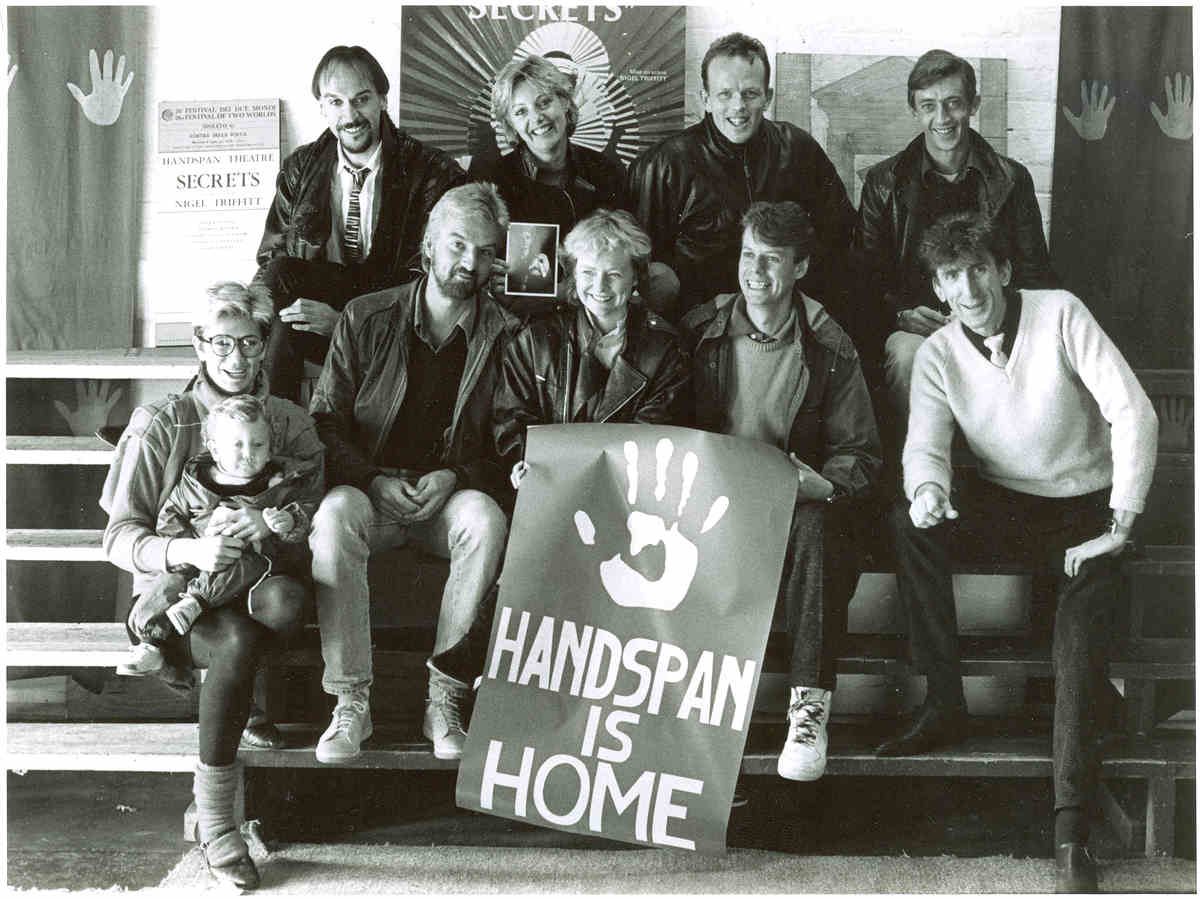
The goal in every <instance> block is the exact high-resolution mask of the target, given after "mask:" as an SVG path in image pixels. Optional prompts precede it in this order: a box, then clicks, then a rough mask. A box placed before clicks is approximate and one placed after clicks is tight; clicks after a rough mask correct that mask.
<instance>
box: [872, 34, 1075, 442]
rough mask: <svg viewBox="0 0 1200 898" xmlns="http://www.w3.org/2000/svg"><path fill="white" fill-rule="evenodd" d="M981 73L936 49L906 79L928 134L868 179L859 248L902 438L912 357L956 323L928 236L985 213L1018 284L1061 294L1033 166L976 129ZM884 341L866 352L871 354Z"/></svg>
mask: <svg viewBox="0 0 1200 898" xmlns="http://www.w3.org/2000/svg"><path fill="white" fill-rule="evenodd" d="M979 104H980V97H979V94H978V93H977V91H976V86H975V69H974V68H973V67H972V66H971V64H970V63H969V62H967V61H966V60H965V59H962V58H961V57H958V56H955V55H954V54H953V53H948V52H946V51H945V50H930V51H929V52H927V53H925V54H924V55H922V56H921V58H920V59H918V60H917V63H916V65H914V66H913V69H912V72H911V73H909V76H908V106H909V108H910V109H911V110H912V114H913V117H914V118H916V119H917V120H918V121H919V122H920V123H921V128H922V130H921V133H920V134H918V135H917V136H916V137H915V138H914V139H913V141H912V143H910V144H909V145H908V146H907V147H905V148H904V149H903V150H901V151H900V152H899V153H897V154H896V155H895V156H892V157H891V158H890V159H885V160H884V161H883V162H880V163H878V164H877V165H875V166H873V167H872V168H871V169H870V170H869V171H868V172H867V175H866V178H865V180H864V182H863V190H862V199H861V200H860V202H859V209H858V228H857V231H856V233H855V246H856V249H858V250H860V251H861V252H862V254H863V256H864V257H865V258H864V261H865V263H866V266H867V269H868V271H869V273H870V276H871V277H872V288H873V290H875V291H878V292H879V293H881V294H882V297H883V306H882V308H881V309H880V312H879V314H880V318H881V319H882V320H880V321H879V323H878V325H877V327H876V332H877V336H876V337H875V339H876V340H881V339H882V338H883V336H884V335H887V339H886V342H885V343H884V347H883V377H884V383H885V385H886V387H887V391H888V398H889V399H890V401H891V411H892V412H893V413H894V414H895V415H896V416H897V423H898V425H899V428H900V432H901V433H903V431H904V427H905V422H906V421H907V418H908V388H909V384H910V383H911V381H912V366H913V358H914V357H915V356H916V353H917V349H918V348H919V347H920V345H921V343H922V342H924V340H925V338H926V337H928V336H929V335H930V334H932V333H933V332H934V331H935V330H937V329H938V328H940V327H941V326H942V325H943V324H945V323H946V322H947V321H948V320H949V311H950V310H949V307H948V306H946V305H945V304H944V303H942V302H941V301H940V300H939V299H938V298H937V297H936V296H934V294H933V288H932V287H931V285H930V280H929V277H928V275H927V274H925V273H924V271H923V270H922V268H921V263H920V260H919V259H918V258H917V245H918V244H919V243H920V239H921V234H922V233H924V231H925V229H926V228H927V227H929V225H931V224H933V223H934V222H935V221H937V220H938V219H939V218H941V217H943V216H944V215H949V214H952V213H955V212H983V213H984V214H986V215H987V216H988V218H990V219H991V220H992V221H993V223H994V226H995V227H997V228H1000V229H1001V230H1003V231H1004V233H1005V237H1006V239H1007V242H1008V245H1009V246H1011V247H1012V259H1011V262H1012V286H1013V287H1015V288H1023V289H1034V288H1049V287H1057V286H1058V279H1057V278H1056V277H1055V275H1054V272H1053V271H1052V270H1051V268H1050V254H1049V252H1048V251H1047V249H1046V237H1045V234H1044V233H1043V231H1042V214H1041V211H1040V210H1039V209H1038V204H1037V198H1036V197H1035V196H1034V192H1033V178H1032V177H1031V176H1030V174H1029V171H1028V169H1026V168H1025V166H1023V165H1021V164H1020V163H1019V162H1017V161H1016V160H1014V159H1009V158H1008V157H1006V156H1001V155H1000V154H999V153H997V152H996V151H995V150H993V149H992V148H991V146H990V145H989V144H988V142H987V141H986V140H984V139H983V138H982V137H980V136H979V134H978V133H976V132H975V131H974V130H972V128H971V125H970V121H971V116H972V115H974V114H975V113H976V112H977V111H978V110H979ZM877 346H878V343H876V344H875V346H872V347H866V346H864V347H861V348H862V349H863V351H864V352H867V354H868V355H873V354H874V353H875V352H878V349H877V348H876V347H877Z"/></svg>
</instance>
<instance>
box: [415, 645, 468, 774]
mask: <svg viewBox="0 0 1200 898" xmlns="http://www.w3.org/2000/svg"><path fill="white" fill-rule="evenodd" d="M425 666H426V667H428V668H429V698H427V699H426V700H425V722H424V725H423V726H422V727H421V730H422V732H423V733H424V734H425V738H426V739H428V740H429V741H430V742H432V743H433V756H434V757H435V758H440V759H442V760H443V761H454V760H457V759H459V758H461V757H462V753H463V746H464V745H466V743H467V728H466V727H465V726H464V725H463V705H464V704H466V701H467V698H468V696H469V695H470V693H471V689H470V687H469V686H467V684H466V683H462V682H459V681H458V680H456V679H454V677H449V676H446V674H444V673H442V672H441V671H439V670H438V669H437V668H435V667H434V666H433V665H432V664H430V663H428V662H426V665H425Z"/></svg>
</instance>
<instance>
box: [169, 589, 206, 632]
mask: <svg viewBox="0 0 1200 898" xmlns="http://www.w3.org/2000/svg"><path fill="white" fill-rule="evenodd" d="M166 613H167V617H168V618H169V619H170V621H171V626H173V627H174V628H175V632H176V633H178V634H179V635H180V636H182V635H183V634H184V633H186V632H187V631H188V630H190V629H192V624H194V623H195V622H196V618H198V617H199V616H200V615H201V614H203V613H204V606H203V605H201V604H200V602H199V601H198V600H197V599H196V597H195V596H190V595H188V594H187V593H183V598H181V599H180V600H179V601H178V602H176V603H175V604H174V605H172V606H171V607H170V608H168V609H167V612H166Z"/></svg>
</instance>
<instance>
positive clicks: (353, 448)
mask: <svg viewBox="0 0 1200 898" xmlns="http://www.w3.org/2000/svg"><path fill="white" fill-rule="evenodd" d="M507 227H508V211H507V209H506V208H505V206H504V202H503V200H501V199H500V195H499V193H498V192H497V191H496V188H495V186H494V185H492V184H488V183H478V184H467V185H464V186H461V187H456V188H453V189H452V190H449V191H447V192H446V194H445V195H444V196H443V197H442V198H441V199H440V200H439V201H438V203H437V205H435V206H434V208H433V211H432V212H431V213H430V215H429V224H428V226H427V227H426V229H425V236H424V239H423V240H422V243H421V262H422V267H423V268H424V269H425V272H426V274H425V275H424V276H421V277H419V278H418V279H417V280H415V281H412V282H410V283H408V284H405V285H404V286H401V287H393V288H392V289H389V290H383V291H380V292H378V293H371V294H368V295H366V296H361V297H359V298H357V299H355V300H353V301H351V302H350V303H349V304H348V305H347V306H346V308H345V311H344V312H343V313H342V315H341V317H340V318H339V319H338V321H337V324H336V325H335V326H334V328H333V336H332V339H331V342H330V348H329V354H328V356H327V358H326V360H325V367H324V369H323V370H322V372H321V377H320V380H319V381H318V382H317V386H316V389H315V390H314V393H313V400H312V414H313V418H314V419H315V420H316V422H317V433H318V435H319V436H320V437H321V440H322V442H324V444H325V447H326V458H327V472H328V480H327V483H328V484H329V485H330V486H331V487H332V489H331V490H330V492H329V493H328V494H327V495H326V496H325V499H324V500H323V501H322V502H321V506H320V508H318V509H317V513H316V515H315V516H314V518H313V524H312V534H311V536H310V539H309V544H310V546H311V547H312V550H313V568H312V570H313V580H314V582H315V584H316V595H317V620H318V623H319V624H320V628H321V654H322V656H323V658H324V661H325V672H324V676H323V677H322V685H323V687H324V689H325V691H326V692H327V693H329V694H331V695H335V696H337V706H336V707H335V708H334V712H333V720H332V722H331V723H330V725H329V728H328V729H327V730H326V731H325V733H324V734H323V735H322V736H321V739H320V742H319V743H318V745H317V760H318V761H322V762H324V763H338V762H341V761H346V760H349V759H351V758H355V757H357V756H358V754H359V752H360V745H361V743H362V742H363V740H365V739H366V738H367V737H369V736H370V735H371V716H370V711H369V691H370V686H371V679H372V673H371V671H372V667H371V621H370V613H369V607H368V599H369V595H368V586H367V562H368V560H369V558H370V555H371V553H372V552H375V551H378V550H380V549H385V548H389V547H391V546H400V545H408V544H411V545H416V546H420V547H421V548H423V549H425V550H426V551H429V552H433V553H434V554H437V555H440V556H442V557H443V558H449V559H450V576H449V579H448V580H447V582H446V588H445V591H444V592H443V594H442V604H441V611H440V613H439V615H438V623H437V636H436V639H435V642H434V649H433V651H434V655H433V657H432V658H431V659H430V660H429V662H428V664H427V666H428V667H429V700H428V704H427V706H426V710H425V721H424V733H425V735H426V737H427V738H429V739H430V740H431V741H432V742H433V745H434V754H435V755H436V756H437V757H439V758H458V757H460V756H461V755H462V747H463V743H464V741H465V740H466V732H465V724H464V721H463V717H462V712H463V709H462V703H463V700H464V699H465V698H466V697H467V695H468V694H469V691H470V684H469V683H467V682H463V681H462V680H460V679H457V678H455V677H454V676H452V675H450V673H449V672H450V671H451V670H454V669H455V668H454V667H453V666H452V665H449V664H447V663H442V664H441V666H439V659H440V658H441V655H442V653H444V652H446V651H447V650H448V649H450V648H452V647H453V646H454V645H455V644H456V643H457V642H458V641H459V640H460V639H462V638H463V636H465V635H466V633H467V631H468V629H469V628H470V626H471V623H472V622H473V621H474V620H475V617H476V614H477V611H478V609H479V606H480V603H481V601H482V600H483V598H484V596H485V595H486V593H487V591H488V589H489V588H490V587H491V586H492V584H493V583H494V582H495V579H496V575H497V572H498V569H499V567H500V561H501V558H502V555H503V552H504V544H505V540H506V538H507V534H508V523H507V519H506V517H505V515H504V512H503V511H502V510H501V509H500V506H498V505H497V504H496V502H495V501H494V500H493V499H492V498H491V496H490V495H489V493H491V494H492V495H496V494H497V492H496V491H497V490H499V489H507V486H506V484H505V479H504V475H503V473H501V471H500V468H499V467H498V465H497V464H496V462H495V461H494V460H492V459H491V455H490V452H489V451H488V450H489V447H490V434H491V432H492V427H491V408H492V391H493V387H494V385H495V382H496V378H497V376H498V372H499V359H500V355H501V351H502V349H503V345H504V343H505V342H506V340H507V337H508V335H509V334H511V333H512V332H513V331H515V329H516V327H517V324H518V322H517V319H516V318H514V317H513V316H512V315H510V314H509V313H508V312H506V311H505V310H504V309H503V308H501V306H500V305H499V304H497V303H496V302H494V301H493V300H492V299H490V298H489V297H487V296H486V295H485V294H484V293H482V292H481V291H482V290H483V287H484V286H485V285H486V284H487V282H488V279H489V276H490V274H491V271H492V263H493V261H495V259H496V255H497V253H498V251H499V248H500V246H501V244H502V242H503V240H504V234H505V230H506V228H507ZM377 598H384V597H377ZM389 598H390V597H389ZM385 600H386V598H385Z"/></svg>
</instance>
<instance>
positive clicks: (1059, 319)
mask: <svg viewBox="0 0 1200 898" xmlns="http://www.w3.org/2000/svg"><path fill="white" fill-rule="evenodd" d="M920 252H921V258H922V261H923V263H924V264H925V267H926V270H927V271H928V272H929V273H930V276H931V278H932V282H933V289H934V292H935V293H936V294H937V296H938V297H939V298H940V299H941V300H943V301H944V302H946V303H947V304H948V305H949V306H950V308H951V311H952V313H953V316H952V319H951V321H950V322H949V323H948V324H946V325H945V326H943V327H942V328H941V329H939V330H938V331H937V332H935V333H934V334H933V335H932V336H930V337H929V339H928V340H926V342H925V343H924V345H922V346H921V348H920V350H918V352H917V356H916V361H915V364H914V369H913V380H912V390H911V393H910V403H911V411H910V414H909V422H908V439H907V441H906V443H905V445H904V491H905V496H906V501H902V502H901V503H898V505H897V506H896V508H895V510H894V512H893V516H892V524H893V528H894V531H895V534H896V554H897V560H898V563H899V569H898V581H899V590H900V595H901V596H902V597H903V600H904V603H905V606H906V608H907V609H908V616H909V633H910V639H911V642H912V650H913V657H914V660H915V661H916V663H917V664H918V666H919V667H920V668H921V669H922V670H923V671H924V673H925V675H926V683H927V691H926V699H925V703H924V705H923V706H922V707H921V708H920V709H918V711H917V713H916V714H915V716H914V719H913V721H912V723H911V725H910V726H909V728H908V729H907V730H905V731H904V732H902V733H900V734H899V735H897V736H896V737H894V738H892V739H890V740H889V741H887V742H885V743H884V744H883V745H881V746H880V747H879V749H878V754H880V755H907V754H914V753H919V752H924V751H928V750H930V749H932V748H935V747H938V746H941V745H946V744H950V743H953V742H956V741H959V740H961V739H962V738H964V737H965V735H966V718H967V713H966V703H965V700H964V698H963V689H962V678H961V674H960V672H959V656H958V636H957V622H956V619H955V609H954V593H953V589H952V585H951V567H952V561H953V559H954V558H956V557H964V556H969V557H972V558H976V559H978V560H996V561H999V560H1021V561H1024V562H1028V563H1031V564H1033V565H1034V566H1035V569H1037V570H1044V571H1047V572H1053V573H1055V574H1057V575H1058V578H1059V582H1058V590H1057V607H1056V611H1055V621H1054V646H1053V663H1054V673H1055V708H1054V737H1053V741H1054V809H1055V848H1056V851H1055V857H1056V862H1057V886H1058V890H1059V891H1072V892H1074V891H1096V870H1095V865H1094V863H1093V862H1092V860H1091V857H1090V856H1089V855H1088V853H1087V851H1086V842H1087V814H1086V810H1087V808H1088V806H1089V804H1090V800H1091V790H1092V789H1093V788H1094V782H1095V777H1096V773H1097V761H1098V759H1097V757H1096V752H1095V746H1094V742H1095V737H1096V732H1095V725H1094V724H1095V716H1096V715H1095V708H1094V705H1095V701H1096V697H1097V695H1098V694H1099V692H1100V689H1101V686H1102V684H1103V682H1104V672H1105V662H1106V654H1107V652H1106V649H1107V645H1106V642H1107V637H1108V633H1109V631H1110V629H1111V626H1110V624H1111V612H1112V610H1113V609H1112V606H1113V604H1114V599H1115V597H1116V596H1117V595H1119V594H1120V591H1119V589H1118V566H1117V558H1116V556H1117V555H1119V554H1120V553H1121V551H1122V550H1123V549H1124V548H1125V545H1126V543H1127V541H1128V540H1129V533H1130V529H1131V527H1132V526H1133V522H1134V519H1135V518H1136V517H1137V515H1138V513H1139V512H1141V511H1142V508H1143V506H1144V503H1145V499H1146V493H1147V491H1148V490H1149V487H1150V481H1151V479H1152V477H1153V475H1154V462H1155V457H1156V452H1157V444H1158V420H1157V418H1156V416H1155V414H1154V409H1153V407H1152V406H1151V404H1150V400H1149V399H1148V398H1147V397H1146V394H1145V392H1144V391H1143V390H1142V388H1141V386H1140V384H1139V383H1138V381H1137V378H1136V377H1135V376H1134V373H1133V371H1132V370H1131V369H1130V367H1129V365H1128V364H1127V363H1126V361H1125V359H1124V358H1123V357H1122V356H1121V353H1120V352H1119V351H1118V350H1117V348H1116V346H1114V345H1113V343H1112V341H1111V340H1110V339H1109V338H1108V336H1107V335H1106V334H1105V333H1104V331H1103V330H1101V329H1100V326H1099V325H1098V324H1097V323H1096V321H1095V319H1094V318H1093V317H1092V315H1091V313H1090V312H1089V311H1088V310H1087V308H1086V307H1085V306H1084V305H1083V303H1082V302H1080V300H1079V299H1078V298H1077V297H1075V296H1073V295H1072V294H1070V293H1068V292H1066V291H1064V290H1020V291H1018V290H1013V289H1010V288H1009V287H1008V283H1009V280H1010V277H1011V274H1012V267H1011V264H1010V262H1009V257H1008V251H1007V246H1005V241H1004V238H1003V234H1002V232H1001V231H998V230H995V229H993V228H992V226H991V223H990V222H989V221H988V219H987V218H986V217H985V216H983V215H980V214H978V213H959V214H955V215H950V216H947V217H945V218H942V219H940V220H939V221H938V222H937V223H936V224H934V225H933V226H931V227H930V228H929V229H928V230H927V231H926V233H925V235H924V236H923V238H922V240H921V249H920ZM956 425H957V426H958V427H960V428H961V429H962V432H963V435H964V436H965V437H966V441H967V444H968V445H969V446H970V448H971V450H972V452H973V453H974V455H975V457H976V459H977V460H978V473H977V475H976V476H972V477H970V478H967V480H966V482H965V483H957V484H953V488H952V483H951V479H952V473H953V468H952V467H951V461H950V443H951V439H952V437H953V435H954V429H955V426H956Z"/></svg>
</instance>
